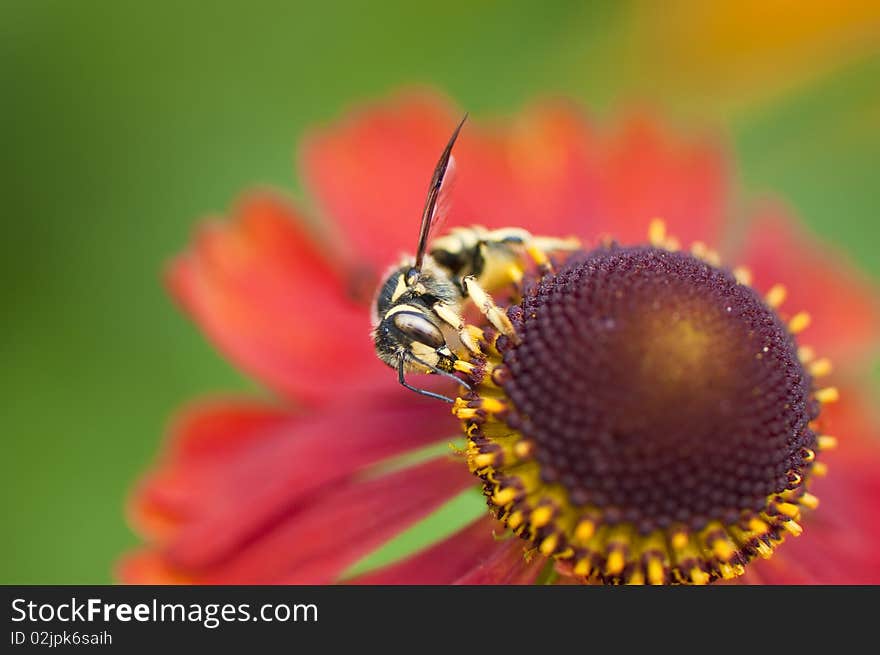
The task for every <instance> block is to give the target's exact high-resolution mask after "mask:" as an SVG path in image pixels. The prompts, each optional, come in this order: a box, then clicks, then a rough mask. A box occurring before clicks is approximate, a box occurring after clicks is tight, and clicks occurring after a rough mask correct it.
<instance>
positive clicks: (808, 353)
mask: <svg viewBox="0 0 880 655" xmlns="http://www.w3.org/2000/svg"><path fill="white" fill-rule="evenodd" d="M797 355H798V359H799V360H801V364H809V363H810V362H812V361H813V359H814V358H815V357H816V353H815V351H814V350H813V349H812V348H810V347H809V346H801V347H800V348H798V351H797Z"/></svg>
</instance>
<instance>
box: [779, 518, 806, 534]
mask: <svg viewBox="0 0 880 655" xmlns="http://www.w3.org/2000/svg"><path fill="white" fill-rule="evenodd" d="M782 527H783V528H785V529H786V530H788V531H789V532H790V533H791V534H792V535H794V536H795V537H799V536H801V533H802V532H803V531H804V529H803V528H802V527H801V524H800V523H798V522H797V521H786V522H785V523H783V524H782Z"/></svg>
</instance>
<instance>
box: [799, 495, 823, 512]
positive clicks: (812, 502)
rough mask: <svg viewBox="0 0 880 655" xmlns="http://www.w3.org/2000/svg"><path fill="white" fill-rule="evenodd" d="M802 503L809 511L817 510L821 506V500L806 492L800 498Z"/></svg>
mask: <svg viewBox="0 0 880 655" xmlns="http://www.w3.org/2000/svg"><path fill="white" fill-rule="evenodd" d="M800 503H801V505H803V506H804V507H807V508H809V509H816V508H817V507H818V506H819V499H818V498H817V497H816V496H814V495H813V494H811V493H809V492H806V493H804V495H803V496H801V497H800Z"/></svg>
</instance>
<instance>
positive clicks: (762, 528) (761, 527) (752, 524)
mask: <svg viewBox="0 0 880 655" xmlns="http://www.w3.org/2000/svg"><path fill="white" fill-rule="evenodd" d="M767 527H768V526H767V524H766V523H764V521H762V520H761V519H759V518H753V519H751V520H750V521H749V530H751V531H752V532H756V533H758V534H764V533H765V532H767Z"/></svg>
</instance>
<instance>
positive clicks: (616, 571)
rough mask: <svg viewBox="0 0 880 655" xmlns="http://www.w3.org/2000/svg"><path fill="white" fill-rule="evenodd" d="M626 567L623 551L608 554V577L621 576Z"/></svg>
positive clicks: (606, 565) (606, 568) (606, 567)
mask: <svg viewBox="0 0 880 655" xmlns="http://www.w3.org/2000/svg"><path fill="white" fill-rule="evenodd" d="M624 566H626V560H625V559H624V557H623V551H621V550H612V551H611V552H610V553H609V554H608V562H607V563H606V564H605V570H606V571H607V572H608V575H620V573H621V572H622V571H623V567H624Z"/></svg>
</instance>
